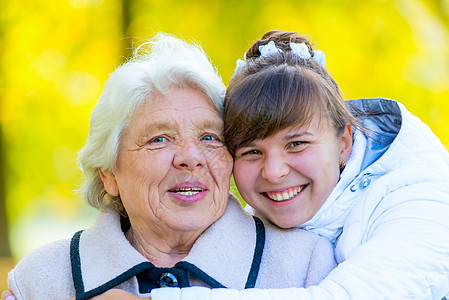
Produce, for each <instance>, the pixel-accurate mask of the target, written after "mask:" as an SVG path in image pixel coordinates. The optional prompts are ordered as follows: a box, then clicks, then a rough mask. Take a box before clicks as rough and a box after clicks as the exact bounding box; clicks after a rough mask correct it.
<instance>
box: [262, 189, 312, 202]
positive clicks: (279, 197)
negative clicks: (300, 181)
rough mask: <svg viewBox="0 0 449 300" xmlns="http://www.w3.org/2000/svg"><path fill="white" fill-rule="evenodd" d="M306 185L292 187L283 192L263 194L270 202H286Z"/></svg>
mask: <svg viewBox="0 0 449 300" xmlns="http://www.w3.org/2000/svg"><path fill="white" fill-rule="evenodd" d="M306 186H307V185H301V186H296V187H292V188H289V189H286V190H283V191H276V192H265V193H263V194H265V195H266V196H267V197H268V198H270V199H271V200H274V201H277V202H280V201H287V200H290V199H292V198H293V197H295V196H296V195H298V194H299V193H300V192H301V191H302V190H303V189H305V188H306Z"/></svg>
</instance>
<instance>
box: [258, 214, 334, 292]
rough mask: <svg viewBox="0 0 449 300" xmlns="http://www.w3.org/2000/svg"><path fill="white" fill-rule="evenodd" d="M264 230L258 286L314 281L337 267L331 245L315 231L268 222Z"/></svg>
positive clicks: (302, 285)
mask: <svg viewBox="0 0 449 300" xmlns="http://www.w3.org/2000/svg"><path fill="white" fill-rule="evenodd" d="M265 231H266V242H265V249H264V258H263V260H262V268H261V278H260V282H259V284H260V286H264V287H275V288H285V287H291V286H296V287H304V286H308V285H311V284H317V283H318V282H320V281H321V280H322V279H323V278H324V277H325V276H326V275H327V274H328V273H329V272H330V271H331V270H332V269H333V268H334V267H335V266H336V263H335V258H334V252H333V248H332V245H331V244H330V242H329V241H328V240H327V239H325V238H323V237H320V236H318V235H317V234H315V233H312V232H309V231H306V230H304V229H299V228H290V229H282V228H278V227H276V226H273V225H271V224H267V223H265Z"/></svg>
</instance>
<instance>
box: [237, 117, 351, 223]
mask: <svg viewBox="0 0 449 300" xmlns="http://www.w3.org/2000/svg"><path fill="white" fill-rule="evenodd" d="M351 147H352V137H351V131H350V127H349V126H347V128H346V130H345V132H344V133H343V135H342V136H341V137H338V136H337V135H336V134H335V131H334V130H333V129H331V128H330V127H329V125H328V122H326V121H324V120H323V121H321V122H319V116H318V115H316V116H315V117H314V118H313V121H312V123H311V124H310V125H309V126H307V127H301V128H298V127H290V128H286V129H284V130H280V131H279V132H277V133H276V134H274V135H272V136H270V137H268V138H265V139H259V140H255V141H253V142H252V143H251V144H250V145H248V146H247V147H242V148H239V149H237V151H236V154H235V162H234V179H235V182H236V185H237V188H238V190H239V192H240V194H241V195H242V197H243V199H244V200H245V201H246V202H247V203H248V204H249V205H251V206H252V207H253V208H255V209H256V210H257V211H258V212H260V213H261V214H262V215H264V216H265V217H267V218H268V219H269V220H271V221H272V222H273V223H275V224H276V225H278V226H280V227H283V228H289V227H294V226H298V225H300V224H303V223H304V222H306V221H308V220H309V219H311V218H312V217H313V215H314V214H315V213H316V212H317V211H318V209H319V208H320V207H321V205H322V204H323V203H324V201H325V200H326V199H327V197H328V196H329V194H330V193H331V191H332V189H333V188H334V186H335V185H336V183H337V182H338V180H339V172H340V170H339V166H340V163H341V162H342V161H343V160H344V161H347V158H348V157H349V154H350V150H351Z"/></svg>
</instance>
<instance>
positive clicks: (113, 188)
mask: <svg viewBox="0 0 449 300" xmlns="http://www.w3.org/2000/svg"><path fill="white" fill-rule="evenodd" d="M98 172H99V173H100V177H101V181H103V185H104V189H105V190H106V192H108V194H109V195H111V196H115V197H116V196H118V195H119V194H120V193H119V189H118V185H117V180H115V176H114V174H113V173H111V172H109V171H103V170H102V169H100V168H99V169H98Z"/></svg>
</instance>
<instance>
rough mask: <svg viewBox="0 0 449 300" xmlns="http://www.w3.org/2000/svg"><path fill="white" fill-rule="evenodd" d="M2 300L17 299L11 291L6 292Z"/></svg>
mask: <svg viewBox="0 0 449 300" xmlns="http://www.w3.org/2000/svg"><path fill="white" fill-rule="evenodd" d="M2 300H16V297H14V294H13V293H12V292H11V291H10V290H6V291H3V293H2Z"/></svg>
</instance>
